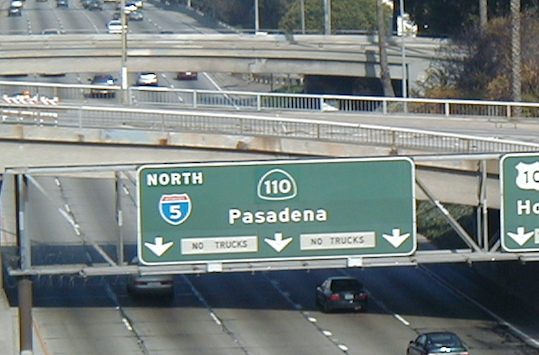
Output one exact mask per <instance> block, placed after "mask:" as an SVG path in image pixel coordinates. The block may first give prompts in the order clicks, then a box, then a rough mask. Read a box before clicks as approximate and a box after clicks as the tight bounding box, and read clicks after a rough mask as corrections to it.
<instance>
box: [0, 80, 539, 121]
mask: <svg viewBox="0 0 539 355" xmlns="http://www.w3.org/2000/svg"><path fill="white" fill-rule="evenodd" d="M92 89H93V90H99V87H98V86H93V85H67V84H56V83H54V84H51V83H33V82H12V81H0V94H6V95H8V96H10V95H14V94H16V93H20V92H22V91H25V90H28V91H30V92H31V93H32V94H40V95H43V96H47V97H58V98H59V99H60V102H64V103H67V104H69V103H73V104H78V103H80V102H92V101H95V102H96V103H97V102H98V103H99V104H103V101H97V100H95V95H91V92H92ZM108 89H110V90H114V91H116V92H118V93H119V92H120V90H121V88H120V87H119V86H111V87H108ZM128 90H129V95H128V97H129V100H130V102H129V104H130V105H144V106H146V105H159V106H162V107H167V108H191V109H192V108H194V109H232V110H249V111H264V110H280V111H287V110H290V111H334V112H345V113H350V112H354V113H367V114H379V115H397V114H414V115H417V114H422V115H431V116H436V115H439V116H445V117H463V116H474V117H484V118H485V119H489V120H493V119H495V120H519V119H524V118H525V119H539V103H526V102H504V101H480V100H453V99H425V98H390V97H380V96H347V95H311V94H289V93H267V92H243V91H220V90H188V89H173V88H167V87H143V86H133V87H129V88H128ZM120 97H121V95H111V96H110V97H109V98H108V102H110V103H111V104H115V105H118V104H120Z"/></svg>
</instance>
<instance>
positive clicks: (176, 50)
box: [0, 33, 444, 87]
mask: <svg viewBox="0 0 539 355" xmlns="http://www.w3.org/2000/svg"><path fill="white" fill-rule="evenodd" d="M126 38H127V39H126V43H127V45H126V46H125V48H123V47H122V41H121V36H120V35H114V34H62V35H56V36H50V35H49V36H44V35H25V36H0V74H4V75H6V74H21V73H28V72H30V71H31V72H34V73H46V74H55V73H79V72H81V71H83V72H118V71H119V69H120V68H121V67H122V66H123V63H122V57H123V55H125V58H126V62H125V65H126V67H127V69H128V71H129V72H145V71H150V72H160V71H186V70H189V71H199V72H203V71H207V72H229V73H255V74H257V73H264V74H271V73H277V74H282V73H286V74H299V75H307V74H313V75H336V76H357V77H378V78H379V77H380V67H379V56H378V52H379V51H378V44H377V38H376V36H374V35H293V36H292V35H290V36H288V35H280V34H267V35H255V34H131V33H129V34H128V35H127V37H126ZM388 44H389V45H388V49H387V51H388V56H389V65H390V71H391V77H392V78H393V79H402V76H403V56H402V54H403V52H402V48H403V45H404V48H405V63H406V65H405V67H406V72H407V74H406V75H407V77H408V81H409V86H410V87H414V85H415V83H416V82H417V81H421V80H423V79H425V75H426V70H427V69H428V68H429V67H430V66H431V64H432V63H433V62H435V61H438V60H439V59H440V56H439V53H438V49H439V48H440V46H441V45H442V44H444V40H441V39H433V38H422V37H406V38H400V37H392V38H390V40H389V42H388Z"/></svg>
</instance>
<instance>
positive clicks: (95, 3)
mask: <svg viewBox="0 0 539 355" xmlns="http://www.w3.org/2000/svg"><path fill="white" fill-rule="evenodd" d="M86 8H87V9H88V10H90V11H93V10H99V11H102V10H103V3H102V2H101V1H99V0H92V1H90V2H89V3H88V5H87V6H86Z"/></svg>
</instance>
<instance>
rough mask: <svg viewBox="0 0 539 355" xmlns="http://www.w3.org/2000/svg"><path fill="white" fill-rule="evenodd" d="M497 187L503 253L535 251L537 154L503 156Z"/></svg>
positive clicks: (538, 245)
mask: <svg viewBox="0 0 539 355" xmlns="http://www.w3.org/2000/svg"><path fill="white" fill-rule="evenodd" d="M500 184H501V187H500V191H501V198H502V200H501V236H502V246H503V249H504V250H506V251H510V252H525V251H539V153H529V154H507V155H505V156H503V157H502V159H501V162H500Z"/></svg>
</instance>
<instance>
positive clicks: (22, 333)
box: [18, 277, 33, 355]
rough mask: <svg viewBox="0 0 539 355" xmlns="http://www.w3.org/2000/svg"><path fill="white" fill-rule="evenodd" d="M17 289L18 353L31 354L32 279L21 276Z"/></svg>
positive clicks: (22, 354)
mask: <svg viewBox="0 0 539 355" xmlns="http://www.w3.org/2000/svg"><path fill="white" fill-rule="evenodd" d="M18 291H19V341H20V350H21V351H20V354H21V355H32V354H33V347H32V344H33V340H32V339H33V334H32V281H31V280H30V279H29V278H27V277H23V278H21V279H20V280H19V283H18Z"/></svg>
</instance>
